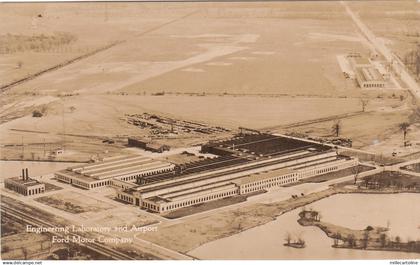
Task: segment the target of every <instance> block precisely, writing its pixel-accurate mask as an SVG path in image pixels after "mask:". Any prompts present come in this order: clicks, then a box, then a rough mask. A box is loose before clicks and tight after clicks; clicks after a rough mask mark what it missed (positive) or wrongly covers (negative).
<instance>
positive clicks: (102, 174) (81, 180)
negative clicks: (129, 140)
mask: <svg viewBox="0 0 420 265" xmlns="http://www.w3.org/2000/svg"><path fill="white" fill-rule="evenodd" d="M174 168H175V164H172V163H169V162H164V161H160V160H154V159H151V158H148V157H144V156H139V155H128V156H118V157H111V158H108V159H104V161H102V162H98V163H92V164H88V165H82V166H74V167H69V168H67V169H65V170H62V171H59V172H56V173H55V178H56V179H57V180H59V181H62V182H66V183H69V184H72V185H74V186H77V187H80V188H83V189H93V188H98V187H103V186H110V185H112V186H116V187H120V188H128V187H132V186H133V185H131V183H132V182H135V181H136V178H138V177H143V176H148V175H153V174H160V173H165V172H170V171H172V170H174Z"/></svg>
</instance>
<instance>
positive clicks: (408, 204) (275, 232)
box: [189, 194, 420, 259]
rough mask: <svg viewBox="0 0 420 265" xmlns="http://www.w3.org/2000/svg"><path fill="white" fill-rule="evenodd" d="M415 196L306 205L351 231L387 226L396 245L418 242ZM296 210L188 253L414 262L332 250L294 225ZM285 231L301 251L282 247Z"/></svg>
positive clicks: (351, 197) (312, 231)
mask: <svg viewBox="0 0 420 265" xmlns="http://www.w3.org/2000/svg"><path fill="white" fill-rule="evenodd" d="M419 205H420V194H340V195H335V196H332V197H329V198H326V199H323V200H321V201H318V202H315V203H312V204H310V205H307V206H306V207H307V208H309V207H312V208H313V209H314V210H317V211H320V212H321V215H322V220H323V221H325V222H330V223H334V224H337V225H342V226H346V227H349V228H354V229H364V228H366V226H368V225H372V226H387V223H388V222H389V223H390V229H391V230H390V232H389V233H390V235H399V236H400V237H401V238H402V241H406V240H407V238H408V237H409V238H410V239H420V228H419V226H420V211H419ZM299 211H300V209H296V210H294V211H291V212H288V213H286V214H284V215H281V216H280V217H278V218H277V220H275V221H273V222H270V223H267V224H265V225H262V226H259V227H256V228H253V229H249V230H246V231H244V232H242V233H240V234H236V235H233V236H230V237H227V238H223V239H219V240H216V241H213V242H210V243H207V244H204V245H202V246H200V247H198V248H196V249H194V250H192V251H190V252H189V254H191V255H193V256H195V257H198V258H200V259H397V258H400V259H414V258H417V259H418V258H420V254H417V253H404V252H387V251H366V250H351V249H336V248H332V247H331V245H332V244H333V240H332V239H331V238H329V237H327V236H326V234H325V233H324V232H323V231H321V229H319V228H317V227H303V226H301V225H299V224H298V223H297V219H298V213H299ZM287 232H290V233H291V234H292V236H301V237H302V238H303V239H304V240H305V241H306V244H307V246H306V248H304V249H295V248H290V247H285V246H283V243H284V238H285V235H286V233H287Z"/></svg>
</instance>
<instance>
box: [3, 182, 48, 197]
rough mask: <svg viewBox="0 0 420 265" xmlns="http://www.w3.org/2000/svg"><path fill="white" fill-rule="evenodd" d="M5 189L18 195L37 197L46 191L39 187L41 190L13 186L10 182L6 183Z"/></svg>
mask: <svg viewBox="0 0 420 265" xmlns="http://www.w3.org/2000/svg"><path fill="white" fill-rule="evenodd" d="M4 187H5V188H6V189H9V190H13V191H15V192H17V193H20V194H23V195H25V196H27V195H35V194H39V193H42V192H44V191H45V187H39V188H27V187H23V186H19V185H13V184H10V183H8V182H5V183H4Z"/></svg>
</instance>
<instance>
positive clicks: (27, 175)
mask: <svg viewBox="0 0 420 265" xmlns="http://www.w3.org/2000/svg"><path fill="white" fill-rule="evenodd" d="M28 179H29V174H28V168H26V180H28Z"/></svg>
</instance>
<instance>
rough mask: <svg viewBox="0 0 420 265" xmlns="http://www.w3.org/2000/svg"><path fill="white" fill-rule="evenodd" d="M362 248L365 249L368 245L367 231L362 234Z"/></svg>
mask: <svg viewBox="0 0 420 265" xmlns="http://www.w3.org/2000/svg"><path fill="white" fill-rule="evenodd" d="M362 242H363V248H364V249H366V248H367V247H368V243H369V231H367V230H366V231H365V232H364V233H363V241H362Z"/></svg>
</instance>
